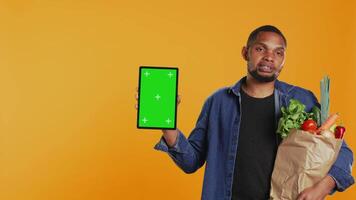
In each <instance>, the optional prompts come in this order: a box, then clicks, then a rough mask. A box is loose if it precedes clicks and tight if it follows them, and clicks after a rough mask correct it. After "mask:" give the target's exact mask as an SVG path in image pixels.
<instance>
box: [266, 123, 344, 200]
mask: <svg viewBox="0 0 356 200" xmlns="http://www.w3.org/2000/svg"><path fill="white" fill-rule="evenodd" d="M341 144H342V140H341V139H335V138H334V137H329V138H326V137H324V136H321V135H313V134H310V133H308V132H305V131H302V130H296V129H293V130H291V132H290V134H289V135H288V137H287V138H285V139H284V140H283V141H282V143H281V144H280V146H279V147H278V151H277V156H276V160H275V164H274V169H273V173H272V180H271V192H270V199H273V200H280V199H281V200H282V199H283V200H287V199H288V200H295V199H297V197H298V195H299V193H300V192H302V191H303V190H304V189H306V188H308V187H310V186H312V185H314V184H315V183H317V182H318V181H320V180H321V179H322V178H324V177H325V176H326V175H327V173H328V172H329V170H330V168H331V166H332V164H333V163H334V162H335V160H336V158H337V155H338V153H339V150H340V148H341Z"/></svg>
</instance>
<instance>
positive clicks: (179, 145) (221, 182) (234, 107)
mask: <svg viewBox="0 0 356 200" xmlns="http://www.w3.org/2000/svg"><path fill="white" fill-rule="evenodd" d="M245 79H246V77H244V78H242V79H241V80H240V81H239V82H237V83H236V84H235V85H234V86H232V87H225V88H222V89H220V90H218V91H216V92H215V93H214V94H212V95H211V96H209V97H208V99H207V100H206V101H205V103H204V106H203V108H202V111H201V113H200V115H199V118H198V120H197V123H196V126H195V128H194V129H193V131H192V132H191V134H190V135H189V137H188V139H187V138H186V137H185V136H184V135H183V133H182V132H181V131H180V130H178V131H179V134H178V137H177V141H176V143H175V145H174V146H173V147H171V148H169V147H168V146H167V143H166V142H165V140H164V138H163V137H162V138H161V140H160V141H159V142H158V143H157V144H156V146H155V147H154V148H155V149H157V150H160V151H164V152H167V153H168V155H169V156H170V157H171V158H172V159H173V161H174V162H175V163H176V164H177V165H178V167H180V168H181V169H182V170H183V171H184V172H186V173H193V172H195V171H196V170H198V169H199V168H200V167H202V166H203V165H204V163H206V166H205V174H204V182H203V191H202V199H204V200H220V199H221V200H230V199H231V196H232V194H231V192H232V183H233V174H234V170H235V169H234V168H235V161H236V159H235V158H236V152H237V148H238V143H239V141H238V140H239V127H240V121H241V113H240V111H241V95H240V92H239V91H240V87H241V83H242V82H243V81H245ZM274 97H275V116H276V119H275V120H276V124H277V122H278V120H279V118H280V116H281V112H280V108H281V106H285V107H286V106H287V105H288V103H289V100H290V99H291V98H293V99H298V100H299V101H301V102H302V103H303V104H305V105H306V111H307V112H309V111H310V110H311V108H312V107H313V106H314V105H317V106H319V107H320V105H319V103H318V101H317V99H316V98H315V96H314V94H313V93H312V92H311V91H308V90H305V89H303V88H300V87H297V86H292V85H289V84H287V83H284V82H281V81H278V80H276V82H275V89H274ZM256 125H258V122H257V121H256ZM352 163H353V153H352V151H351V150H350V149H349V148H348V146H347V145H346V143H345V142H343V144H342V147H341V150H340V153H339V155H338V157H337V160H336V161H335V163H334V164H333V166H332V167H331V169H330V171H329V175H330V176H331V177H332V178H333V179H334V180H335V182H336V188H335V189H334V190H338V191H343V190H345V189H346V188H348V187H349V186H351V185H352V184H353V183H354V179H353V177H352V175H351V167H352Z"/></svg>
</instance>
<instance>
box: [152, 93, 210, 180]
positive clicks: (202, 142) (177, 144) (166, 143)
mask: <svg viewBox="0 0 356 200" xmlns="http://www.w3.org/2000/svg"><path fill="white" fill-rule="evenodd" d="M209 107H210V98H209V99H208V100H207V101H206V102H205V104H204V106H203V109H202V111H201V113H200V115H199V118H198V120H197V123H196V126H195V128H194V129H193V131H192V132H191V134H190V136H189V138H188V139H187V138H186V137H185V136H184V135H183V133H182V132H181V131H180V130H179V129H176V130H173V131H172V130H163V136H162V138H161V140H160V141H159V142H158V143H157V144H156V146H155V149H156V150H160V151H163V152H167V153H168V155H169V156H170V157H171V158H172V159H173V161H174V162H175V163H176V164H177V165H178V167H180V168H181V169H182V170H183V171H184V172H186V173H193V172H195V171H196V170H197V169H199V168H200V167H201V166H203V164H204V162H205V155H206V140H207V139H206V135H207V127H208V113H209Z"/></svg>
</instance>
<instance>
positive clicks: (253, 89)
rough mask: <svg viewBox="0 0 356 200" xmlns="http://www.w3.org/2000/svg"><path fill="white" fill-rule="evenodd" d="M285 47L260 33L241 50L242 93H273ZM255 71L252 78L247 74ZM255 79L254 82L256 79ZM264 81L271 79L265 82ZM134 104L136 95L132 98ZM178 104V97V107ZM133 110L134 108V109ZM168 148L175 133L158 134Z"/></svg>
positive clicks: (324, 189)
mask: <svg viewBox="0 0 356 200" xmlns="http://www.w3.org/2000/svg"><path fill="white" fill-rule="evenodd" d="M285 51H286V46H285V43H284V41H283V38H282V37H281V36H280V35H278V34H276V33H273V32H260V33H259V34H258V36H257V38H256V40H255V41H254V42H253V43H252V44H251V45H250V46H248V47H247V46H245V47H243V48H242V51H241V54H242V57H243V58H244V60H246V62H247V71H248V73H247V79H246V83H245V84H243V85H242V89H243V90H244V91H245V92H246V93H247V94H249V95H250V96H253V97H256V98H263V97H266V96H269V95H271V94H272V93H273V91H274V83H275V79H276V78H277V77H278V75H279V74H280V72H281V71H282V69H283V65H284V61H285V55H286V52H285ZM252 71H255V72H254V73H255V74H254V75H251V73H250V72H252ZM256 77H258V78H256ZM265 79H273V80H272V81H269V82H266V81H261V80H265ZM135 98H136V100H137V99H138V95H137V94H136V95H135ZM180 101H181V98H180V96H179V97H178V103H179V102H180ZM135 107H136V109H137V105H136V106H135ZM162 132H163V137H164V138H165V140H166V142H167V144H168V146H173V145H174V144H175V142H176V139H177V135H178V130H162ZM335 186H336V183H335V181H334V179H333V178H332V177H331V176H329V175H327V176H325V177H324V178H323V179H322V180H320V181H319V182H318V183H316V184H315V185H313V186H311V187H309V188H306V189H305V190H304V191H302V192H301V193H300V194H299V196H298V199H297V200H322V199H324V198H325V197H326V196H327V195H328V194H329V193H330V192H331V190H332V189H333V188H335Z"/></svg>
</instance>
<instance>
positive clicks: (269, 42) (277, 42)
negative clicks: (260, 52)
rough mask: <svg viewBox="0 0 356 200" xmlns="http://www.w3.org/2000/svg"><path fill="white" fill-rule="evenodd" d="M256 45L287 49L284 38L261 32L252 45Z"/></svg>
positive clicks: (275, 34) (272, 33)
mask: <svg viewBox="0 0 356 200" xmlns="http://www.w3.org/2000/svg"><path fill="white" fill-rule="evenodd" d="M255 44H264V45H266V46H267V47H269V48H271V49H276V48H283V49H285V48H286V45H285V43H284V40H283V38H282V36H280V35H278V34H277V33H274V32H260V33H258V35H257V37H256V40H255V41H254V42H253V44H252V45H255Z"/></svg>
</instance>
